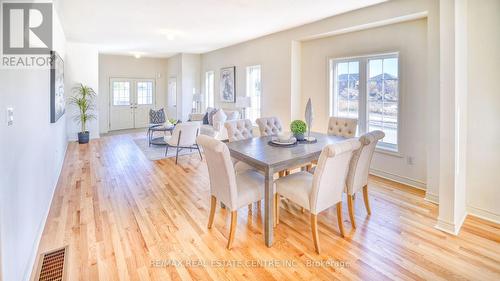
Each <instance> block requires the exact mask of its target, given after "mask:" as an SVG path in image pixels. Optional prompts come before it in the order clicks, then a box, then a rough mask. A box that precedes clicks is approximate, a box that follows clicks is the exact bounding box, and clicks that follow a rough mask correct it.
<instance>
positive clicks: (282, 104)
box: [201, 0, 439, 197]
mask: <svg viewBox="0 0 500 281" xmlns="http://www.w3.org/2000/svg"><path fill="white" fill-rule="evenodd" d="M438 4H439V2H438V1H434V0H399V1H388V2H385V3H382V4H379V5H374V6H370V7H367V8H363V9H359V10H355V11H352V12H349V13H345V14H341V15H337V16H334V17H331V18H327V19H324V20H321V21H317V22H314V23H311V24H307V25H303V26H300V27H297V28H293V29H290V30H286V31H282V32H278V33H274V34H271V35H268V36H264V37H261V38H258V39H255V40H251V41H247V42H244V43H241V44H237V45H234V46H230V47H227V48H223V49H219V50H215V51H213V52H209V53H206V54H203V55H202V66H201V68H202V71H201V75H204V73H205V72H206V71H208V70H213V71H215V104H216V106H220V107H224V108H231V107H234V104H232V103H230V104H221V103H220V101H219V79H220V77H219V76H220V69H221V68H222V67H227V66H236V95H237V96H244V95H245V75H246V73H245V68H246V66H249V65H255V64H260V65H261V66H262V106H261V108H262V116H271V115H273V116H277V117H279V118H280V119H281V120H282V121H283V122H284V123H285V124H288V123H289V122H290V121H291V120H292V118H297V116H298V117H302V116H303V107H304V106H305V103H304V102H303V101H304V99H305V98H307V97H308V96H310V95H318V96H321V95H323V98H326V95H327V93H326V91H324V90H323V89H320V88H322V87H325V86H326V83H323V82H320V83H321V84H318V85H319V86H318V87H320V88H316V85H306V84H304V81H296V80H293V79H292V77H304V75H309V74H310V75H316V76H318V77H319V79H323V80H324V79H326V75H325V74H324V71H325V70H326V56H327V55H331V54H326V53H325V54H324V55H323V57H322V58H321V65H320V66H319V68H317V69H315V70H314V72H311V73H309V74H306V73H304V69H305V66H304V65H306V64H307V61H308V60H310V59H311V58H310V57H307V56H305V55H304V54H305V53H304V50H302V51H301V53H302V57H301V58H300V59H299V58H297V55H296V54H297V53H298V52H299V50H300V47H299V46H298V45H297V41H299V42H302V43H301V45H302V48H303V46H304V45H307V44H308V43H307V42H306V41H309V40H310V39H312V38H317V37H328V36H332V35H334V34H335V35H339V34H343V33H350V32H353V31H356V30H360V29H366V28H368V27H374V26H382V25H388V24H390V23H393V22H400V21H403V20H405V19H410V18H419V17H427V22H428V24H429V25H430V26H425V25H422V24H420V25H419V28H417V29H416V31H417V34H416V35H417V36H419V38H421V39H422V41H419V42H420V43H421V42H423V44H424V45H423V46H422V45H421V44H418V48H409V46H407V45H405V44H404V42H402V40H399V39H398V38H397V36H398V35H400V33H397V35H395V36H394V37H392V38H390V39H391V40H393V41H396V42H397V43H398V44H399V45H393V47H399V46H404V47H407V48H409V49H411V51H414V50H416V52H417V53H416V55H418V56H419V61H418V64H419V72H416V73H414V74H412V75H413V76H414V77H419V78H421V80H420V81H418V82H407V83H406V84H407V87H408V89H411V91H412V93H414V92H415V89H416V88H417V87H419V88H420V91H419V92H418V93H417V96H412V97H408V98H407V101H408V102H411V103H417V104H418V107H416V109H418V110H426V109H425V104H426V103H427V105H428V107H427V111H429V112H431V114H433V116H438V115H439V40H438V39H439V9H438V8H439V7H438ZM426 29H427V30H426ZM369 32H371V30H370V31H369ZM346 36H348V35H346ZM426 36H427V39H429V40H426ZM345 38H347V37H345ZM384 38H389V35H387V34H385V35H384ZM372 39H373V38H372ZM332 40H333V39H332ZM363 40H365V42H364V44H366V45H368V46H346V45H343V46H344V48H345V52H344V53H345V54H347V53H348V52H349V50H353V51H352V52H354V50H356V52H357V53H365V52H367V51H369V50H370V49H372V50H374V51H377V49H379V50H380V49H383V48H388V47H391V46H390V45H388V44H386V45H383V44H385V42H381V41H378V40H375V39H373V40H374V43H373V42H371V41H370V42H368V41H367V38H366V37H364V39H363V38H360V39H358V41H360V42H361V41H363ZM412 42H416V41H412ZM299 44H300V43H299ZM339 44H342V42H340V43H339ZM370 45H373V47H371V48H370ZM334 49H335V46H332V50H334ZM422 49H423V50H422ZM425 49H427V50H428V52H427V53H426V52H425ZM338 52H340V51H338ZM316 58H317V57H316ZM406 59H407V60H409V61H410V62H413V61H415V58H413V57H411V56H409V57H408V58H406ZM425 64H427V68H426V69H425V70H424V71H423V72H422V68H421V67H422V66H423V67H425ZM299 65H302V66H301V71H298V70H297V68H298V67H297V66H299ZM292 66H293V67H292ZM408 67H409V65H408ZM311 71H312V70H311ZM408 71H411V70H410V69H408ZM426 71H427V73H426ZM413 76H412V77H413ZM201 82H202V87H201V88H202V89H204V80H202V81H201ZM412 83H413V84H412ZM414 83H418V85H415V84H414ZM297 87H300V88H301V89H302V92H301V93H300V100H302V104H301V105H300V106H298V105H297V103H296V100H297V95H298V94H297V92H296V88H297ZM310 87H314V88H315V90H311V89H310ZM407 101H405V103H406V102H407ZM432 101H433V102H432ZM313 102H314V104H315V112H316V115H317V117H316V119H315V120H316V121H315V125H314V126H315V129H318V130H323V131H324V130H325V128H326V126H324V124H326V123H325V122H326V119H324V118H325V115H324V112H323V113H321V112H320V110H322V109H320V107H322V108H323V107H324V106H325V107H326V105H324V104H321V103H320V102H319V100H318V101H315V100H313ZM320 104H321V105H320ZM416 109H413V108H411V109H408V110H410V112H408V114H409V115H410V116H420V115H418V113H419V112H416ZM297 110H298V112H297ZM321 118H323V120H320V119H321ZM419 120H420V122H422V123H421V124H415V123H411V124H409V126H410V128H408V129H406V131H408V130H411V129H413V128H414V127H418V128H419V132H420V131H422V130H421V129H420V128H422V127H423V126H427V127H429V128H432V130H428V131H425V132H423V135H416V136H415V137H416V139H417V140H418V141H421V142H422V143H423V145H420V146H418V147H416V148H413V147H412V146H411V144H402V145H403V147H405V151H404V152H405V153H411V154H412V155H411V156H414V157H415V161H416V164H415V165H413V166H411V167H409V166H408V165H406V164H403V165H402V167H399V164H401V163H406V160H405V159H404V158H400V159H398V158H394V157H392V156H391V157H386V156H377V157H376V158H375V162H374V163H375V165H376V166H377V167H378V168H379V169H380V170H382V171H387V172H388V173H386V174H385V176H387V177H392V175H391V174H390V173H391V172H395V173H397V177H392V178H393V179H397V180H401V181H403V182H405V183H408V184H412V185H416V186H419V187H422V188H425V187H427V188H428V190H432V191H433V193H434V194H437V190H438V183H439V173H438V170H437V169H430V170H429V169H428V167H434V168H435V165H438V164H439V153H435V151H436V150H437V149H439V127H438V126H433V123H435V122H436V119H435V118H426V117H425V116H422V117H421V119H419ZM403 121H405V120H403ZM407 121H410V120H407ZM405 122H406V121H405ZM322 124H323V125H322ZM405 138H406V139H408V138H410V136H406V137H405ZM426 148H427V150H426ZM426 151H433V152H434V153H429V152H426ZM420 153H421V154H420ZM381 159H390V160H388V161H384V163H382V161H380V160H381ZM385 163H387V164H385ZM428 179H431V181H429V180H428ZM435 197H437V196H435Z"/></svg>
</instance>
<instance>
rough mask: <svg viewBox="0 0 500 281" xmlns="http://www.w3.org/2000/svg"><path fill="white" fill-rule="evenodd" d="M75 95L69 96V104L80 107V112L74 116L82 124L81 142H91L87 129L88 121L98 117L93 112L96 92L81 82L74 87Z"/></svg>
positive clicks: (79, 134)
mask: <svg viewBox="0 0 500 281" xmlns="http://www.w3.org/2000/svg"><path fill="white" fill-rule="evenodd" d="M73 92H74V93H75V94H74V96H72V97H70V98H69V104H72V105H74V106H76V107H77V108H78V111H79V112H78V114H77V115H76V116H74V120H75V121H76V122H77V123H79V124H80V125H81V132H79V133H78V142H79V143H81V144H82V143H88V142H89V135H90V134H89V131H87V122H89V121H90V120H92V119H96V115H95V114H94V113H93V112H94V110H95V107H94V100H95V97H96V93H95V92H94V90H93V89H92V88H90V87H88V86H85V85H83V84H80V85H79V86H77V87H74V88H73Z"/></svg>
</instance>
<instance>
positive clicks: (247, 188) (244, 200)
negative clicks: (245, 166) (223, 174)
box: [236, 170, 264, 209]
mask: <svg viewBox="0 0 500 281" xmlns="http://www.w3.org/2000/svg"><path fill="white" fill-rule="evenodd" d="M236 186H237V188H238V204H237V206H236V208H238V209H239V208H241V207H244V206H247V205H248V204H250V203H253V202H256V201H259V200H261V199H263V198H264V176H263V175H262V174H261V173H258V172H257V171H255V170H247V171H245V172H239V173H236Z"/></svg>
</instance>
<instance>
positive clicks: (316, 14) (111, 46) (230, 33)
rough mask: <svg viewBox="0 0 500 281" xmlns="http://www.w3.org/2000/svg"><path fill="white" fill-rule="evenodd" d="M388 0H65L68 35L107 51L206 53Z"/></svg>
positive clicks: (157, 54) (62, 9)
mask: <svg viewBox="0 0 500 281" xmlns="http://www.w3.org/2000/svg"><path fill="white" fill-rule="evenodd" d="M384 1H385V0H177V1H175V0H142V1H141V0H62V1H60V2H59V3H58V4H59V9H60V17H61V21H62V25H63V28H64V31H65V33H66V37H67V39H68V40H69V41H74V42H83V43H90V44H96V45H98V47H99V49H100V51H101V52H102V53H113V54H133V53H141V54H142V55H144V56H152V57H168V56H170V55H172V54H175V53H180V52H185V53H204V52H207V51H211V50H215V49H218V48H222V47H226V46H229V45H233V44H236V43H239V42H243V41H246V40H250V39H253V38H257V37H260V36H263V35H266V34H270V33H273V32H277V31H281V30H285V29H288V28H291V27H295V26H299V25H302V24H305V23H309V22H313V21H316V20H320V19H323V18H326V17H329V16H332V15H335V14H340V13H343V12H346V11H350V10H354V9H359V8H362V7H365V6H369V5H373V4H376V3H380V2H384Z"/></svg>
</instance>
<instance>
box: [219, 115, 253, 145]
mask: <svg viewBox="0 0 500 281" xmlns="http://www.w3.org/2000/svg"><path fill="white" fill-rule="evenodd" d="M224 126H225V127H226V129H227V137H228V139H229V141H230V142H233V141H239V140H244V139H249V138H253V126H252V122H251V121H250V120H248V119H242V120H232V121H227V122H226V123H225V124H224Z"/></svg>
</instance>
